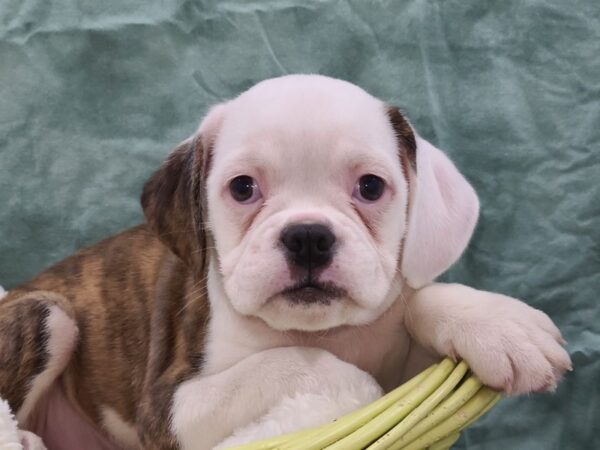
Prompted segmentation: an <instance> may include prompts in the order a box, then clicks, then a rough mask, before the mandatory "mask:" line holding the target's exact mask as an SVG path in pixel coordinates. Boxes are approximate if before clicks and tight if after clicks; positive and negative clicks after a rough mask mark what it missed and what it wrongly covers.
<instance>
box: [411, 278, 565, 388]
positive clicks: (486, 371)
mask: <svg viewBox="0 0 600 450" xmlns="http://www.w3.org/2000/svg"><path fill="white" fill-rule="evenodd" d="M406 317H407V319H408V320H407V325H408V328H409V331H410V332H411V334H412V335H413V336H414V337H415V339H417V340H418V341H419V342H421V343H422V344H423V345H426V346H428V347H429V348H431V349H432V350H433V351H435V352H436V353H438V354H440V355H451V356H454V357H460V358H462V359H464V360H466V361H467V362H468V363H469V365H470V367H471V368H472V369H473V371H474V372H475V373H476V374H477V376H478V377H479V378H480V379H481V381H483V382H484V383H485V384H487V385H489V386H493V387H495V388H497V389H499V390H502V391H504V392H506V393H509V394H523V393H527V392H538V391H545V390H551V391H553V390H555V389H556V385H557V382H558V380H559V379H560V376H561V375H562V373H563V372H564V371H565V370H571V360H570V358H569V354H568V353H567V352H566V351H565V350H564V349H563V348H562V346H561V344H564V343H565V342H564V340H563V339H562V336H561V334H560V331H559V330H558V328H556V325H554V323H553V322H552V320H550V318H549V317H548V316H547V315H546V314H544V313H543V312H541V311H539V310H537V309H533V308H531V307H530V306H528V305H526V304H525V303H522V302H520V301H518V300H515V299H513V298H510V297H507V296H505V295H500V294H494V293H491V292H483V291H478V290H475V289H472V288H469V287H467V286H463V285H460V284H433V285H431V286H428V287H425V288H423V289H421V290H420V291H418V292H417V293H416V294H415V295H414V296H413V298H412V299H411V300H410V302H409V311H408V312H407V315H406Z"/></svg>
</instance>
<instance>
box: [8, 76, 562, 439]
mask: <svg viewBox="0 0 600 450" xmlns="http://www.w3.org/2000/svg"><path fill="white" fill-rule="evenodd" d="M141 201H142V206H143V209H144V213H145V216H146V220H147V223H146V224H144V225H140V226H137V227H135V228H133V229H130V230H127V231H125V232H123V233H122V234H119V235H117V236H115V237H112V238H110V239H107V240H105V241H103V242H101V243H99V244H97V245H95V246H93V247H90V248H87V249H84V250H82V251H80V252H78V253H76V254H75V255H74V256H72V257H70V258H67V259H66V260H64V261H62V262H60V263H58V264H57V265H55V266H53V267H51V268H50V269H48V270H46V271H45V272H43V273H41V274H40V275H39V276H37V277H35V278H34V279H32V280H31V281H29V282H27V283H25V284H23V285H22V286H19V287H17V288H15V289H14V290H12V291H11V292H9V293H8V296H7V298H5V299H4V300H3V301H2V302H0V395H1V396H2V397H4V398H5V399H7V400H8V401H9V403H10V405H11V406H12V408H13V409H14V410H15V411H17V417H18V420H19V422H20V424H21V426H22V427H24V428H27V429H29V430H31V431H34V432H35V433H37V434H39V435H40V436H42V437H43V439H44V441H45V443H46V445H47V447H48V448H50V449H53V448H60V449H65V448H68V449H80V448H86V449H105V448H145V449H179V448H181V449H207V448H211V447H213V446H214V445H215V444H217V443H218V442H220V441H221V440H222V439H224V438H226V437H227V436H229V435H230V434H231V433H232V432H233V431H234V430H236V429H238V428H240V427H243V426H245V425H248V424H250V423H252V422H253V421H255V420H257V419H259V418H260V417H261V416H263V415H264V414H266V413H267V412H268V411H269V410H270V409H271V408H272V407H274V406H276V405H278V404H279V403H280V401H281V399H282V398H285V397H293V396H297V395H305V396H310V395H315V396H316V397H318V395H319V393H321V392H323V391H325V390H327V389H332V387H333V388H335V387H336V386H338V385H339V384H340V383H341V384H342V386H341V387H340V389H346V387H348V389H354V391H356V392H354V394H353V395H354V396H355V398H356V399H357V404H360V403H364V402H366V401H369V400H371V399H372V398H374V397H375V396H377V395H378V394H379V392H378V389H375V390H374V389H373V386H374V385H375V380H376V382H377V383H378V384H379V385H380V386H381V387H382V388H383V390H389V389H391V388H393V387H394V386H396V385H398V384H399V383H400V382H401V381H402V380H403V379H405V378H406V377H408V376H410V375H411V374H414V373H415V372H417V371H419V370H421V369H422V368H423V367H425V365H427V364H429V363H430V362H431V361H432V360H433V359H435V358H439V356H440V355H449V356H451V357H454V358H463V359H465V360H466V361H467V362H468V363H469V364H470V366H471V367H472V368H473V370H474V372H475V373H476V374H477V375H478V376H479V377H480V378H481V380H482V381H483V382H484V383H486V384H487V385H489V386H492V387H494V388H496V389H499V390H502V391H504V392H507V393H509V394H520V393H527V392H537V391H545V390H553V389H554V388H555V386H556V383H557V380H558V379H559V378H560V376H561V374H562V373H563V372H564V371H565V370H567V369H569V368H570V359H569V356H568V354H567V353H566V352H565V350H564V349H563V348H562V344H564V341H563V340H562V337H561V335H560V332H559V331H558V329H557V328H556V326H555V325H554V324H553V323H552V321H551V320H550V319H549V318H548V317H547V316H546V315H545V314H544V313H542V312H541V311H538V310H535V309H533V308H530V307H529V306H527V305H526V304H524V303H522V302H520V301H518V300H515V299H511V298H508V297H505V296H502V295H499V294H493V293H488V292H482V291H477V290H474V289H471V288H468V287H465V286H461V285H456V284H451V285H445V284H436V283H433V280H434V279H435V278H436V277H437V276H438V275H440V274H441V273H442V272H444V271H445V270H446V269H447V268H448V267H449V266H451V265H452V264H453V263H454V262H455V261H456V260H457V259H458V258H459V256H460V254H461V253H462V251H463V250H464V248H465V246H466V245H467V243H468V241H469V239H470V237H471V234H472V232H473V229H474V227H475V223H476V221H477V216H478V209H479V206H478V200H477V196H476V194H475V192H474V190H473V188H472V187H471V186H470V185H469V183H468V182H467V181H466V180H465V179H464V178H463V176H462V175H461V174H460V173H459V172H458V170H457V169H456V167H455V166H454V165H453V164H452V162H451V161H450V160H449V159H448V158H447V157H446V156H445V155H444V154H443V153H442V152H441V151H440V150H438V149H437V148H435V147H434V146H433V145H431V144H430V143H429V142H427V141H426V140H424V139H422V138H421V137H420V136H419V135H418V134H417V133H416V132H415V131H414V129H413V127H412V126H411V125H410V124H409V122H408V121H407V119H406V118H405V117H404V116H403V115H402V114H401V113H400V112H399V111H398V109H396V108H393V107H389V106H387V105H386V104H384V103H383V102H381V101H380V100H378V99H376V98H374V97H372V96H371V95H369V94H367V93H366V92H365V91H363V90H361V89H360V88H358V87H356V86H354V85H352V84H350V83H347V82H344V81H340V80H336V79H331V78H327V77H323V76H315V75H294V76H286V77H281V78H276V79H272V80H267V81H264V82H262V83H259V84H258V85H256V86H254V87H253V88H251V89H250V90H248V91H247V92H245V93H243V94H241V95H240V96H239V97H237V98H235V99H234V100H231V101H229V102H226V103H223V104H220V105H217V106H215V107H214V108H212V109H211V110H210V111H209V113H208V114H207V116H206V117H205V118H204V120H203V121H202V123H201V125H200V127H199V129H198V131H197V132H196V133H195V134H194V135H193V136H192V137H190V138H189V139H187V140H186V141H184V142H183V143H182V144H181V145H179V147H177V148H176V149H175V150H174V151H173V152H172V153H171V154H170V155H169V157H168V158H167V160H166V162H165V163H164V164H163V165H162V167H161V168H160V169H159V170H158V171H157V172H156V173H155V174H154V175H153V176H152V177H151V178H150V180H149V181H148V182H147V183H146V185H145V186H144V190H143V194H142V200H141ZM361 386H362V387H363V388H364V389H363V388H361ZM307 398H308V397H307ZM332 409H333V411H328V413H327V414H329V415H335V414H337V413H342V412H345V410H347V409H348V405H340V407H339V410H335V409H336V408H335V406H334V407H333V408H332ZM328 418H329V417H325V415H324V416H323V417H320V418H319V417H316V418H315V420H314V421H315V422H318V421H319V420H325V419H328ZM290 421H291V422H292V425H291V426H290V428H294V424H293V422H294V418H293V417H290ZM305 425H309V424H307V423H306V422H302V421H301V420H299V421H298V423H297V426H305Z"/></svg>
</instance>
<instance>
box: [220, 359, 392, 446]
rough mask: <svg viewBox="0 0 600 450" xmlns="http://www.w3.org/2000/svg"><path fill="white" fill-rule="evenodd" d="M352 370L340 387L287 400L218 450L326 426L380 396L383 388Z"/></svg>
mask: <svg viewBox="0 0 600 450" xmlns="http://www.w3.org/2000/svg"><path fill="white" fill-rule="evenodd" d="M351 369H352V370H349V371H348V372H347V373H344V374H343V375H342V378H341V379H340V383H339V384H337V385H333V386H331V385H330V386H324V387H323V390H322V391H320V392H319V393H314V394H298V395H295V396H289V397H284V398H283V399H282V400H281V402H279V404H277V405H276V406H274V407H273V408H271V410H269V412H268V413H267V414H265V415H264V416H262V417H261V418H259V419H258V420H256V421H254V422H252V423H251V424H249V425H247V426H245V427H242V428H240V429H238V430H236V431H235V433H234V434H233V435H232V436H230V437H229V438H227V439H226V440H225V441H223V442H222V443H221V444H219V445H218V446H217V447H215V450H217V449H226V448H229V447H233V446H235V445H241V444H245V443H248V442H252V441H256V440H259V439H264V438H268V437H271V436H278V435H281V434H286V433H291V432H293V431H297V430H302V429H306V428H312V427H316V426H318V425H323V424H326V423H328V422H332V421H333V420H335V419H337V418H339V417H341V416H343V415H345V414H347V413H349V412H351V411H354V410H356V409H358V408H360V407H361V406H364V405H366V404H368V403H370V402H372V401H374V400H376V399H378V398H379V397H381V394H382V391H381V388H380V387H379V385H378V384H377V382H376V381H375V380H374V379H373V378H371V377H365V376H364V372H362V371H360V370H359V369H357V368H356V367H351Z"/></svg>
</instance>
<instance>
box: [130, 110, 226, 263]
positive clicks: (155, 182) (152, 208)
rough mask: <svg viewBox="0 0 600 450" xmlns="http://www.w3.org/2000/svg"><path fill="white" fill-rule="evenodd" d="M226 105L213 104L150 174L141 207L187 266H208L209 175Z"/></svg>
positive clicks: (157, 232) (171, 248) (160, 237)
mask: <svg viewBox="0 0 600 450" xmlns="http://www.w3.org/2000/svg"><path fill="white" fill-rule="evenodd" d="M223 115H224V105H222V104H221V105H217V106H215V107H213V108H212V109H211V110H210V111H209V113H208V114H207V115H206V117H205V118H204V120H203V121H202V123H201V124H200V127H199V128H198V131H197V132H196V133H195V134H194V135H193V136H191V137H190V138H188V139H186V140H185V141H183V142H182V143H181V144H179V146H177V148H176V149H175V150H173V151H172V152H171V154H170V155H169V156H168V157H167V160H166V161H165V162H164V163H163V164H162V166H161V167H160V168H159V169H158V170H157V171H156V172H155V173H154V174H153V175H152V176H151V177H150V179H149V180H148V181H147V182H146V184H145V185H144V189H143V192H142V198H141V203H142V208H143V210H144V215H145V216H146V221H147V222H148V225H149V226H150V228H151V229H152V230H153V231H154V232H155V233H156V234H157V235H158V237H159V239H160V240H161V241H162V242H163V244H165V245H166V246H167V247H169V249H170V250H171V251H172V252H173V253H174V254H175V255H177V256H178V257H179V258H180V259H181V260H183V261H184V262H185V263H186V264H187V265H188V266H191V267H195V268H197V269H198V270H204V269H206V267H205V265H206V251H205V249H206V247H207V233H206V230H205V226H204V224H205V223H206V221H207V218H206V192H205V189H206V177H207V176H208V171H209V170H210V160H211V151H212V146H213V143H214V140H215V139H216V135H217V132H218V129H219V127H220V124H221V122H222V120H223Z"/></svg>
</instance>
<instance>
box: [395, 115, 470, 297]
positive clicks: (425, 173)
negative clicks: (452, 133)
mask: <svg viewBox="0 0 600 450" xmlns="http://www.w3.org/2000/svg"><path fill="white" fill-rule="evenodd" d="M388 115H389V117H390V119H391V120H392V124H393V122H394V117H393V114H391V113H388ZM397 120H398V118H397V117H396V121H397ZM404 122H405V124H406V125H405V126H404V127H403V129H404V131H403V132H404V134H407V133H408V132H407V128H406V126H409V127H410V125H408V122H407V121H406V119H404ZM393 125H394V124H393ZM394 129H395V131H396V134H397V135H398V134H399V128H398V126H397V125H394ZM411 131H412V133H413V134H414V143H415V146H416V148H415V152H414V158H415V160H416V161H414V162H411V161H410V151H409V152H408V153H409V156H408V160H409V162H411V164H409V166H411V167H410V169H409V172H410V173H409V191H410V204H409V211H408V227H407V232H406V236H405V240H404V247H403V254H402V261H401V271H402V274H403V275H404V277H405V278H406V281H407V283H408V284H409V285H410V286H412V287H413V288H415V289H418V288H421V287H423V286H424V285H426V284H428V283H430V282H432V281H433V280H434V279H435V278H436V277H437V276H438V275H440V274H442V273H443V272H445V271H446V270H447V269H448V268H449V267H450V266H451V265H452V264H454V263H455V262H456V261H457V260H458V258H459V257H460V255H461V254H462V252H463V251H464V249H465V247H466V246H467V244H468V243H469V240H470V239H471V236H472V234H473V230H474V228H475V224H476V223H477V218H478V215H479V200H478V198H477V194H476V193H475V190H474V189H473V187H472V186H471V185H470V184H469V182H468V181H467V180H466V179H465V178H464V177H463V176H462V175H461V174H460V172H459V171H458V169H457V168H456V166H455V165H454V164H453V163H452V161H450V159H449V158H448V157H447V156H446V155H445V154H444V153H443V152H442V151H441V150H439V149H437V148H436V147H434V146H433V145H431V144H430V143H429V142H427V141H426V140H425V139H423V138H421V137H420V136H419V135H418V134H416V133H415V132H414V130H412V127H411ZM405 139H406V138H405ZM409 140H410V139H409ZM400 143H401V144H402V140H401V139H400ZM405 172H406V169H405Z"/></svg>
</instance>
